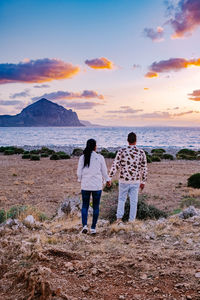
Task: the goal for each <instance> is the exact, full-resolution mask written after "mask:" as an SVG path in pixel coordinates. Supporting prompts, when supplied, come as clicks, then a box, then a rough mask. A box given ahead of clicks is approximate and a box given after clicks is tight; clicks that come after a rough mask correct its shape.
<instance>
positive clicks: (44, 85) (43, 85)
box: [34, 84, 50, 89]
mask: <svg viewBox="0 0 200 300" xmlns="http://www.w3.org/2000/svg"><path fill="white" fill-rule="evenodd" d="M49 87H50V85H48V84H41V85H34V88H36V89H43V88H49Z"/></svg>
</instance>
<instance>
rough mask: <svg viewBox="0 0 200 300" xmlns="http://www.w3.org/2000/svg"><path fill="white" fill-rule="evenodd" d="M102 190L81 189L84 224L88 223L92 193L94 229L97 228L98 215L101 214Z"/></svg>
mask: <svg viewBox="0 0 200 300" xmlns="http://www.w3.org/2000/svg"><path fill="white" fill-rule="evenodd" d="M101 192H102V191H101V190H100V191H86V190H81V194H82V201H83V204H82V210H81V214H82V224H83V226H85V225H87V218H88V209H89V205H90V195H91V194H92V207H93V218H92V229H95V228H96V224H97V220H98V216H99V204H100V199H101Z"/></svg>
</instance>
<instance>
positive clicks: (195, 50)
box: [0, 0, 200, 126]
mask: <svg viewBox="0 0 200 300" xmlns="http://www.w3.org/2000/svg"><path fill="white" fill-rule="evenodd" d="M0 28H1V30H0V115H4V114H11V115H14V114H17V113H20V111H21V110H22V109H23V108H24V107H26V106H27V105H29V104H31V103H33V102H35V101H37V100H38V99H41V98H42V97H44V98H46V99H48V100H51V101H53V102H55V103H58V104H60V105H62V106H64V107H65V108H67V109H72V110H73V111H76V112H77V114H78V117H79V119H80V120H87V121H90V122H91V123H93V124H100V125H109V126H110V125H111V126H199V125H200V42H199V41H200V1H199V0H172V1H167V0H152V1H149V0H140V1H138V0H71V1H70V0H43V1H41V0H1V1H0Z"/></svg>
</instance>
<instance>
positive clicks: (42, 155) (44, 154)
mask: <svg viewBox="0 0 200 300" xmlns="http://www.w3.org/2000/svg"><path fill="white" fill-rule="evenodd" d="M40 156H41V157H49V154H48V153H41V155H40Z"/></svg>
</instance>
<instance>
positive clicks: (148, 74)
mask: <svg viewBox="0 0 200 300" xmlns="http://www.w3.org/2000/svg"><path fill="white" fill-rule="evenodd" d="M145 77H147V78H154V77H158V73H156V72H151V71H150V72H147V73H146V74H145Z"/></svg>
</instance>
